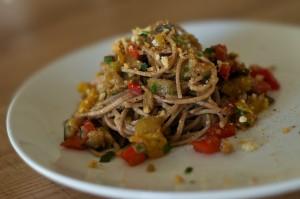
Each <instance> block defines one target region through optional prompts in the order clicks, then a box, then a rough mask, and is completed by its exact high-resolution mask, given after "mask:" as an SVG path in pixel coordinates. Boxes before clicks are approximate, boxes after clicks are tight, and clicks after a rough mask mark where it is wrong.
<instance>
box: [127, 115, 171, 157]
mask: <svg viewBox="0 0 300 199" xmlns="http://www.w3.org/2000/svg"><path fill="white" fill-rule="evenodd" d="M161 123H162V120H161V118H159V117H146V118H143V119H140V120H139V121H138V122H137V123H136V126H135V134H134V135H133V136H132V137H131V138H130V139H129V140H130V142H132V143H139V144H143V145H144V146H145V148H146V152H147V155H148V156H149V157H150V158H158V157H161V156H163V155H164V147H165V146H166V144H167V139H166V138H165V136H164V135H163V134H162V132H161Z"/></svg>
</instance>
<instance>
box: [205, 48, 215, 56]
mask: <svg viewBox="0 0 300 199" xmlns="http://www.w3.org/2000/svg"><path fill="white" fill-rule="evenodd" d="M203 52H204V54H208V55H210V54H212V53H213V52H214V49H213V48H205V50H204V51H203Z"/></svg>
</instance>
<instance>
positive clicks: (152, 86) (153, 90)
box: [150, 83, 158, 94]
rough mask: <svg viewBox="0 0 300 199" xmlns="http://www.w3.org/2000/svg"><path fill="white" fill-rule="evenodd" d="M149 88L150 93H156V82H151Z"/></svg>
mask: <svg viewBox="0 0 300 199" xmlns="http://www.w3.org/2000/svg"><path fill="white" fill-rule="evenodd" d="M150 90H151V92H152V93H154V94H156V93H157V90H158V86H157V84H155V83H153V84H152V85H151V87H150Z"/></svg>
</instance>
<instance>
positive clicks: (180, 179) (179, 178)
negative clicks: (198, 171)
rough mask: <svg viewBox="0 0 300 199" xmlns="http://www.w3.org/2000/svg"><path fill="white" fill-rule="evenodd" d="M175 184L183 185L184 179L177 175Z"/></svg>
mask: <svg viewBox="0 0 300 199" xmlns="http://www.w3.org/2000/svg"><path fill="white" fill-rule="evenodd" d="M175 182H176V184H182V183H184V178H183V177H182V176H180V175H176V176H175Z"/></svg>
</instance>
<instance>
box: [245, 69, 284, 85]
mask: <svg viewBox="0 0 300 199" xmlns="http://www.w3.org/2000/svg"><path fill="white" fill-rule="evenodd" d="M250 69H251V70H250V75H251V76H252V77H256V76H258V75H260V76H262V77H263V81H265V82H266V83H268V84H269V85H270V87H271V90H278V89H279V88H280V85H279V83H278V81H277V80H276V78H275V77H274V75H273V74H272V73H271V71H270V70H269V69H266V68H262V67H260V66H256V65H255V66H252V67H251V68H250Z"/></svg>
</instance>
